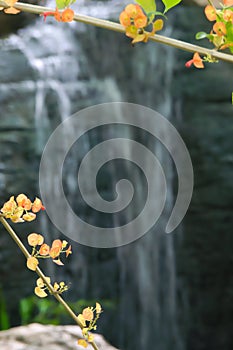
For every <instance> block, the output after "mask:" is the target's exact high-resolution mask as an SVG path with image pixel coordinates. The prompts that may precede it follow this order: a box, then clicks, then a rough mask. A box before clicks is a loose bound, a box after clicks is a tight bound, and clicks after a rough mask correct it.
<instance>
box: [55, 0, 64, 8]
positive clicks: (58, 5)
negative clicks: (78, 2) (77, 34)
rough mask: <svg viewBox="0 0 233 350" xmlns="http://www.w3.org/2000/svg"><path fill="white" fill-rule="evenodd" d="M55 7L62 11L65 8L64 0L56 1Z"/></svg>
mask: <svg viewBox="0 0 233 350" xmlns="http://www.w3.org/2000/svg"><path fill="white" fill-rule="evenodd" d="M56 7H57V8H58V9H59V10H62V9H64V8H65V7H66V0H56Z"/></svg>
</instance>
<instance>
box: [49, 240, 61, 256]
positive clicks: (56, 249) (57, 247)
mask: <svg viewBox="0 0 233 350" xmlns="http://www.w3.org/2000/svg"><path fill="white" fill-rule="evenodd" d="M61 250H62V241H61V240H60V239H55V240H54V241H53V243H52V247H51V249H50V251H49V255H50V256H51V258H52V259H55V258H57V257H58V256H59V255H60V253H61Z"/></svg>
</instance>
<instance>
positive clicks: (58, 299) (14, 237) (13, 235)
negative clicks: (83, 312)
mask: <svg viewBox="0 0 233 350" xmlns="http://www.w3.org/2000/svg"><path fill="white" fill-rule="evenodd" d="M0 222H1V223H2V225H3V226H4V228H5V229H6V230H7V232H8V233H9V234H10V236H11V237H12V238H13V240H14V241H15V243H16V244H17V245H18V247H19V249H20V250H21V251H22V253H23V254H24V256H25V257H26V259H28V258H29V257H30V256H31V255H30V253H29V252H28V250H27V248H26V247H25V246H24V244H23V243H22V241H21V240H20V238H19V237H18V236H17V234H16V233H15V231H14V230H13V229H12V227H11V226H10V225H9V223H8V222H7V221H6V219H5V218H4V216H3V215H1V214H0ZM35 272H36V273H37V275H38V276H39V277H40V278H41V279H42V280H43V282H44V284H45V285H46V286H47V287H48V289H49V291H50V293H51V294H52V295H53V296H54V298H56V299H57V301H58V302H59V303H60V304H62V305H63V307H64V308H65V310H66V312H67V313H68V314H69V315H70V316H71V317H72V318H73V319H74V321H75V322H76V324H77V325H78V326H79V327H80V328H81V329H83V326H82V324H81V323H80V322H79V320H78V318H77V316H76V315H75V313H74V312H73V310H72V309H71V308H70V307H69V305H68V304H67V303H66V302H65V300H64V299H63V298H62V297H61V296H60V295H59V294H58V293H56V291H55V290H54V288H53V286H52V284H51V283H49V282H48V281H47V279H46V276H45V275H44V273H43V272H42V271H41V269H40V268H39V267H37V268H36V270H35ZM89 343H90V345H91V346H92V347H93V349H95V350H99V348H98V346H97V345H96V343H95V342H94V341H93V342H89Z"/></svg>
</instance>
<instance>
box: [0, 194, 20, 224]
mask: <svg viewBox="0 0 233 350" xmlns="http://www.w3.org/2000/svg"><path fill="white" fill-rule="evenodd" d="M16 208H17V204H16V202H15V199H14V196H12V197H11V198H10V199H9V201H7V202H6V203H5V204H4V205H3V207H2V208H1V212H2V213H3V214H5V216H6V218H7V219H8V218H10V217H11V215H12V214H13V213H14V211H15V209H16Z"/></svg>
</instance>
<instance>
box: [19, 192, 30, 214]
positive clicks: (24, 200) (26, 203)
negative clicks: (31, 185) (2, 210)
mask: <svg viewBox="0 0 233 350" xmlns="http://www.w3.org/2000/svg"><path fill="white" fill-rule="evenodd" d="M16 202H17V204H18V206H20V207H22V208H24V209H25V210H31V207H32V202H31V201H30V199H29V198H28V197H27V196H26V195H25V194H23V193H21V194H19V195H18V196H17V198H16Z"/></svg>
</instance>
